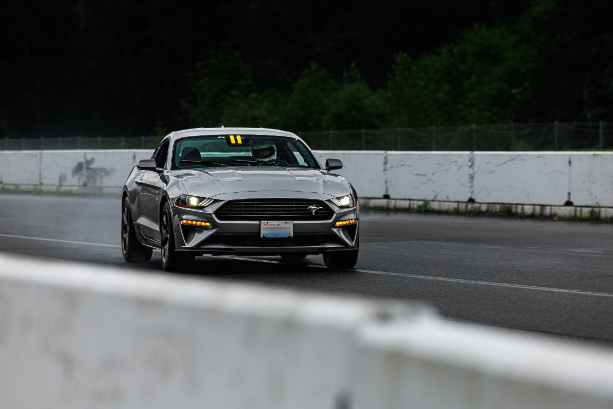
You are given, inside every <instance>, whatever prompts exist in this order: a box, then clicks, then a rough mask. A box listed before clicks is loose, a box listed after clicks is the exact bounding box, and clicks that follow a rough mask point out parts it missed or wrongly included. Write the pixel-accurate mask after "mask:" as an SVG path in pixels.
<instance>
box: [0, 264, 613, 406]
mask: <svg viewBox="0 0 613 409" xmlns="http://www.w3.org/2000/svg"><path fill="white" fill-rule="evenodd" d="M612 406H613V353H612V352H611V351H609V350H599V349H594V348H587V347H582V346H580V345H579V344H571V343H561V342H559V341H558V342H554V341H552V340H550V339H547V338H542V337H538V336H534V335H526V334H523V333H520V332H514V331H510V330H496V329H492V328H489V327H479V326H476V325H469V324H462V323H455V322H450V321H446V320H444V319H442V318H440V317H438V316H437V315H436V314H435V313H434V312H433V311H432V310H430V309H428V308H426V307H424V306H420V305H409V304H395V303H385V302H377V301H373V300H359V299H349V298H335V297H328V296H319V295H313V294H307V293H298V292H290V291H284V290H273V289H266V288H263V287H255V286H245V285H233V284H230V283H219V282H214V281H209V280H205V279H202V278H199V279H196V278H189V277H181V276H172V275H151V274H143V273H138V272H130V271H126V270H124V269H122V270H111V269H108V268H102V267H95V266H87V265H79V264H62V263H58V262H43V261H32V260H27V261H26V260H21V259H17V258H14V257H9V256H5V255H0V407H2V408H6V409H17V408H62V409H73V408H74V409H77V408H78V409H81V408H109V409H110V408H112V409H122V408H126V409H128V408H129V409H139V408H143V409H157V408H160V409H162V408H163V409H167V408H171V407H172V408H174V407H177V408H182V409H190V408H224V409H234V408H236V409H238V408H240V409H244V408H250V409H258V408H262V409H276V408H279V409H281V408H283V409H297V408H304V409H312V408H318V409H394V408H413V407H415V408H422V409H438V408H440V409H456V408H457V409H488V408H541V409H548V408H555V409H565V408H582V409H591V408H610V407H612Z"/></svg>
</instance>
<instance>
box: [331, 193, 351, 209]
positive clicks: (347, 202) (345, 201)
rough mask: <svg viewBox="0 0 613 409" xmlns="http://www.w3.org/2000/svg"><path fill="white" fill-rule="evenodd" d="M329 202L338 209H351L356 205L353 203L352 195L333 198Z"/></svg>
mask: <svg viewBox="0 0 613 409" xmlns="http://www.w3.org/2000/svg"><path fill="white" fill-rule="evenodd" d="M330 200H331V201H332V203H334V204H335V205H337V206H338V207H353V206H355V205H356V204H357V203H356V202H355V197H353V195H346V196H341V197H335V198H334V199H330Z"/></svg>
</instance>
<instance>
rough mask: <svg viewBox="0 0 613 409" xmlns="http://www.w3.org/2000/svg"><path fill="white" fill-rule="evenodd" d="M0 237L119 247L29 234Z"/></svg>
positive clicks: (1, 235)
mask: <svg viewBox="0 0 613 409" xmlns="http://www.w3.org/2000/svg"><path fill="white" fill-rule="evenodd" d="M0 237H9V238H12V239H27V240H38V241H51V242H56V243H67V244H79V245H86V246H101V247H115V248H117V247H121V246H119V245H117V244H104V243H90V242H87V241H72V240H60V239H47V238H43V237H30V236H17V235H14V234H0Z"/></svg>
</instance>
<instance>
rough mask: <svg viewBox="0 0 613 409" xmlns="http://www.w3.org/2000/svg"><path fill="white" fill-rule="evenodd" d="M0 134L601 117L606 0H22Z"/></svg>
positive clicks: (612, 50) (609, 74)
mask: <svg viewBox="0 0 613 409" xmlns="http://www.w3.org/2000/svg"><path fill="white" fill-rule="evenodd" d="M9 3H12V4H6V5H4V6H3V7H2V8H1V9H0V23H1V24H0V29H1V30H2V51H3V58H2V63H1V64H0V69H1V74H2V78H3V87H2V89H3V98H2V105H0V136H10V137H12V136H26V137H30V136H31V137H34V136H64V135H86V136H92V135H126V136H135V135H148V134H158V135H159V134H163V133H165V132H166V131H168V130H172V129H179V128H186V127H192V126H218V125H221V124H224V125H225V126H232V125H245V126H264V127H279V128H284V129H288V130H293V131H310V130H322V129H360V128H377V127H396V126H402V127H414V126H430V125H437V126H444V125H463V124H472V123H477V124H483V123H498V122H510V121H515V122H539V121H554V120H558V121H566V122H571V121H598V120H603V121H613V109H612V108H613V89H612V87H613V47H612V46H613V25H612V24H610V22H609V21H608V19H609V16H611V15H613V3H610V2H609V1H607V0H585V1H583V2H576V1H571V0H557V1H556V0H531V1H528V0H525V1H523V2H517V1H511V0H457V1H445V0H431V1H428V2H396V1H379V2H374V1H368V0H354V1H352V2H347V1H341V0H328V1H314V0H313V1H300V2H280V1H278V0H235V1H232V2H213V1H198V2H197V1H188V0H186V1H183V2H175V1H171V0H153V1H147V2H144V1H126V0H101V1H95V2H94V1H88V0H57V1H54V2H49V1H47V0H22V1H20V2H14V1H13V2H9Z"/></svg>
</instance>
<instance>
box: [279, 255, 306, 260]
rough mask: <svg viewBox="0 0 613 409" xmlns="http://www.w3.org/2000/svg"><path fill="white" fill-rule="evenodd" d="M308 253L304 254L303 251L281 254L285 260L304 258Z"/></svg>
mask: <svg viewBox="0 0 613 409" xmlns="http://www.w3.org/2000/svg"><path fill="white" fill-rule="evenodd" d="M306 256H307V255H306V254H302V253H287V254H281V258H282V259H284V260H300V259H303V258H306Z"/></svg>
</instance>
